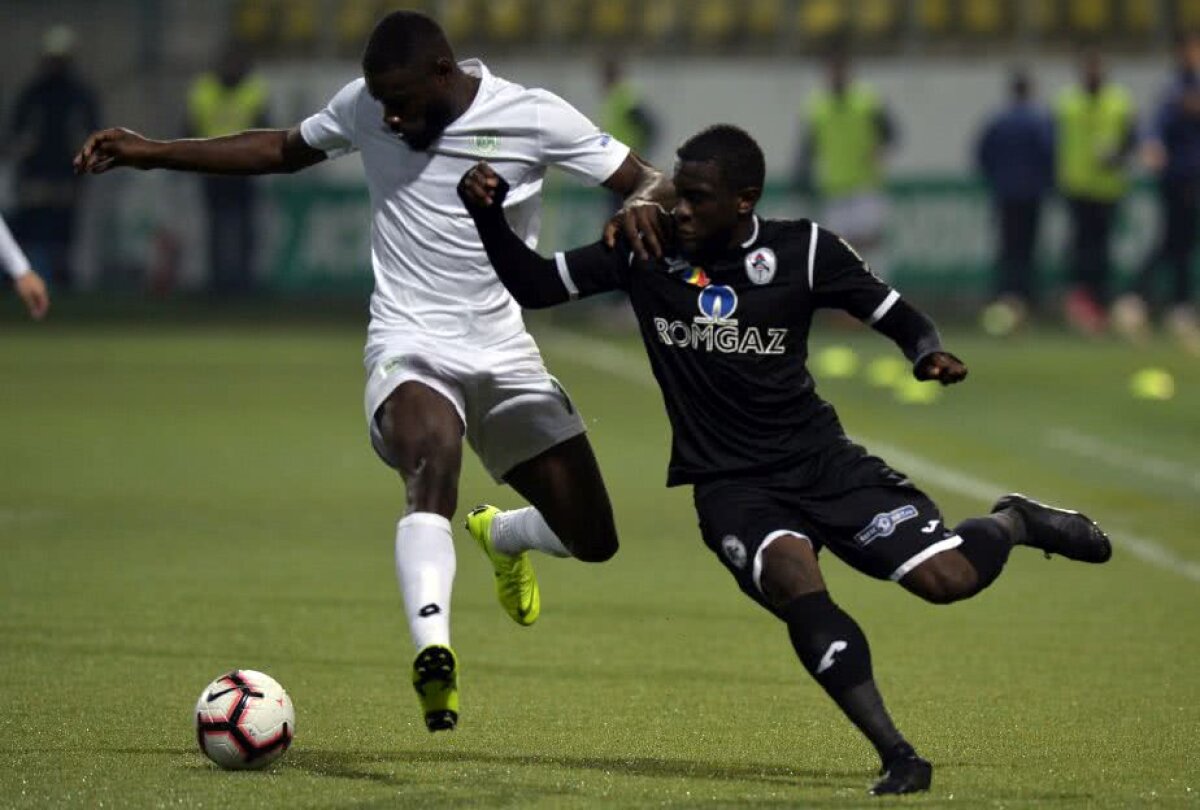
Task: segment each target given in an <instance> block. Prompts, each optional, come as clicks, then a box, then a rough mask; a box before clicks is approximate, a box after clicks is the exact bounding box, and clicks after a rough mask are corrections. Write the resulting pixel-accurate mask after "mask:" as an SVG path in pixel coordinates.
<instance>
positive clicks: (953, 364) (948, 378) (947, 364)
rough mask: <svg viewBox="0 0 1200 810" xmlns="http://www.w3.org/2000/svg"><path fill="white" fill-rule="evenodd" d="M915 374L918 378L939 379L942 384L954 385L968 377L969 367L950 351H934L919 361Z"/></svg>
mask: <svg viewBox="0 0 1200 810" xmlns="http://www.w3.org/2000/svg"><path fill="white" fill-rule="evenodd" d="M913 376H914V377H916V378H917V379H918V380H937V381H938V382H940V383H941V384H942V385H954V383H958V382H962V381H963V380H965V379H966V378H967V367H966V364H964V363H963V361H962V360H959V359H958V358H957V357H955V356H954V355H952V354H950V352H932V353H930V354H927V355H925V356H924V357H922V358H921V360H920V362H918V363H917V365H916V367H915V368H914V369H913Z"/></svg>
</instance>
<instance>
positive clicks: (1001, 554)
mask: <svg viewBox="0 0 1200 810" xmlns="http://www.w3.org/2000/svg"><path fill="white" fill-rule="evenodd" d="M1014 523H1015V524H1016V525H1020V521H1013V519H1012V518H1010V517H1009V516H1007V515H1003V514H995V515H990V516H989V517H982V518H971V519H969V520H964V521H963V522H962V523H960V524H958V525H957V526H955V527H954V533H955V534H957V535H958V536H959V537H961V538H962V545H961V546H959V547H958V550H959V552H961V553H962V555H963V556H964V557H966V558H967V561H968V562H969V563H971V566H972V567H973V568H974V569H975V573H976V575H977V576H978V577H979V582H978V583H977V584H976V585H975V589H974V590H973V591H971V593H970V594H969V595H970V596H974V595H975V594H977V593H979V592H980V591H982V590H983V589H984V588H986V587H987V586H988V585H991V584H992V583H993V582H995V581H996V577H998V576H1000V572H1001V571H1003V570H1004V564H1005V563H1007V562H1008V553H1009V552H1010V551H1012V547H1013V543H1014V542H1015V540H1014V537H1015V534H1016V530H1014V529H1013V528H1012V526H1013V525H1014Z"/></svg>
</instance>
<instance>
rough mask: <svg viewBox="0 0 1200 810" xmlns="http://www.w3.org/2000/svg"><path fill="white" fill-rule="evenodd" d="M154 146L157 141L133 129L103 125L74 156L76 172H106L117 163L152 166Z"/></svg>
mask: <svg viewBox="0 0 1200 810" xmlns="http://www.w3.org/2000/svg"><path fill="white" fill-rule="evenodd" d="M153 146H154V141H151V140H149V139H147V138H143V137H142V136H141V135H139V134H137V133H136V132H134V131H133V130H131V129H102V130H100V131H99V132H93V133H92V134H91V136H90V137H88V139H87V141H86V142H85V143H84V144H83V148H82V149H80V150H79V154H77V155H76V156H75V160H74V161H73V165H74V167H75V173H76V174H103V173H104V172H106V171H108V170H109V169H115V168H117V167H118V166H131V167H133V168H135V169H149V168H153V164H152V163H151V158H152V150H153Z"/></svg>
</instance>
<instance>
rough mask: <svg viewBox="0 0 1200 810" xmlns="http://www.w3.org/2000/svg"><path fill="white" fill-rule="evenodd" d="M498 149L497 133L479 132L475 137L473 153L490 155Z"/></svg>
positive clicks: (498, 135) (498, 134) (498, 138)
mask: <svg viewBox="0 0 1200 810" xmlns="http://www.w3.org/2000/svg"><path fill="white" fill-rule="evenodd" d="M499 148H500V133H499V132H481V133H479V134H478V135H476V136H475V151H476V152H479V153H480V154H483V155H490V154H492V153H493V152H495V151H496V150H497V149H499Z"/></svg>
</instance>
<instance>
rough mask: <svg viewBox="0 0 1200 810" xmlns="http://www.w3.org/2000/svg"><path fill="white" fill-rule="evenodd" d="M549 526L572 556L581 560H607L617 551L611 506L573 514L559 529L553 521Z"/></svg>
mask: <svg viewBox="0 0 1200 810" xmlns="http://www.w3.org/2000/svg"><path fill="white" fill-rule="evenodd" d="M550 528H551V529H553V530H554V533H555V534H557V535H558V539H559V540H562V543H563V545H564V546H566V547H567V548H568V549H569V550H570V552H571V554H572V556H574V557H575V559H577V560H580V561H582V562H595V563H601V562H607V561H608V560H611V559H612V558H613V555H615V554H616V553H617V548H618V546H619V543H618V541H617V527H616V524H615V523H614V522H613V515H612V509H611V507H610V508H608V509H606V510H598V512H593V513H590V514H587V515H578V516H575V517H573V518H572V519H571V520H569V521H566V522H565V525H564V526H563V527H562V530H561V531H560V530H559V529H558V528H556V527H555V526H554V524H553V523H550Z"/></svg>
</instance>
